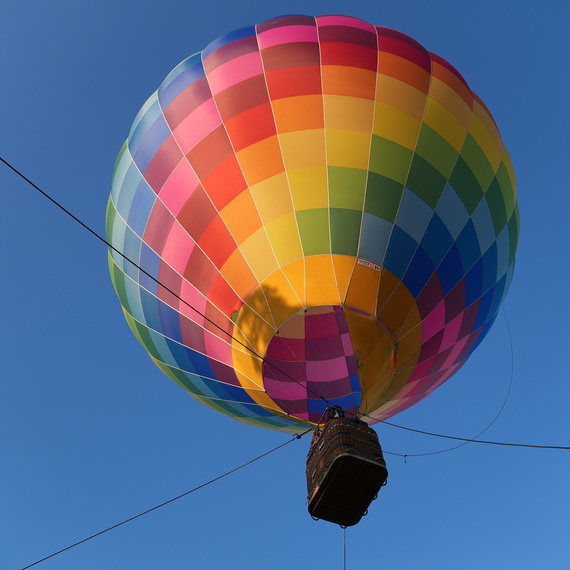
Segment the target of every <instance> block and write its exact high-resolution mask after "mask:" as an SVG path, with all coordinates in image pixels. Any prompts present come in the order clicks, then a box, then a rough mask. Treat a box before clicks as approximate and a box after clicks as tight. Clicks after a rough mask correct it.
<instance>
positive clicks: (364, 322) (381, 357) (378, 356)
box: [345, 309, 396, 410]
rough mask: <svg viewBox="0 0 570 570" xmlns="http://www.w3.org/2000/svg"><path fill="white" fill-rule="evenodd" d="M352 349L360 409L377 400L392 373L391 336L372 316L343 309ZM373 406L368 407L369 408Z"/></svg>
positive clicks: (390, 378) (393, 349) (393, 348)
mask: <svg viewBox="0 0 570 570" xmlns="http://www.w3.org/2000/svg"><path fill="white" fill-rule="evenodd" d="M345 316H346V322H347V324H348V329H349V331H350V338H351V341H352V349H353V350H354V356H355V358H356V366H357V368H358V376H359V378H360V388H361V390H362V405H361V410H362V409H363V408H367V407H368V406H370V404H371V403H372V402H375V403H377V401H378V397H379V395H380V394H382V393H384V392H385V391H386V389H387V387H388V386H389V385H390V383H391V382H392V378H393V376H394V366H395V364H396V362H395V346H394V341H393V340H392V338H391V337H390V336H389V335H388V334H387V333H386V331H385V330H384V329H383V328H382V327H381V326H380V325H379V324H378V322H377V321H376V319H375V318H374V317H367V316H365V315H361V314H359V313H355V312H354V311H351V310H350V309H346V310H345ZM374 407H377V405H374V406H372V408H374Z"/></svg>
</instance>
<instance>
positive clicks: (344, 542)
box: [342, 527, 346, 570]
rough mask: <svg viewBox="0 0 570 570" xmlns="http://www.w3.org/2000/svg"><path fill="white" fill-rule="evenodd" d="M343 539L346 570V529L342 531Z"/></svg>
mask: <svg viewBox="0 0 570 570" xmlns="http://www.w3.org/2000/svg"><path fill="white" fill-rule="evenodd" d="M342 537H343V558H344V565H343V568H344V570H346V527H343V529H342Z"/></svg>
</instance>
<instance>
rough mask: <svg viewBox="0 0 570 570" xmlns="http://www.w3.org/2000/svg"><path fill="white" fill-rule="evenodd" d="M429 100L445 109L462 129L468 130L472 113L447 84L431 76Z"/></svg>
mask: <svg viewBox="0 0 570 570" xmlns="http://www.w3.org/2000/svg"><path fill="white" fill-rule="evenodd" d="M429 99H433V100H434V101H437V102H438V103H439V104H440V105H441V106H442V107H445V108H446V109H447V110H448V112H449V113H451V114H452V115H453V116H454V117H455V118H456V119H457V120H458V121H459V122H460V123H461V124H462V125H463V128H464V129H468V128H469V125H470V124H471V117H472V115H473V111H472V109H471V107H469V105H467V103H466V102H465V101H464V99H463V98H462V97H461V95H459V93H457V91H455V89H452V88H451V87H450V86H449V85H448V84H447V83H445V82H444V81H442V80H441V79H438V78H437V77H435V76H432V78H431V83H430V86H429Z"/></svg>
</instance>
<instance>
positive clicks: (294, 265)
mask: <svg viewBox="0 0 570 570" xmlns="http://www.w3.org/2000/svg"><path fill="white" fill-rule="evenodd" d="M281 269H282V270H283V273H284V274H285V277H287V280H288V281H289V283H290V284H291V287H292V288H293V290H294V291H295V293H296V294H297V297H298V298H299V299H300V300H301V302H302V303H303V306H304V307H306V306H307V303H306V295H305V261H304V259H297V260H295V261H292V262H291V263H288V264H287V265H285V266H284V267H282V268H281Z"/></svg>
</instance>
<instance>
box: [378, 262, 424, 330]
mask: <svg viewBox="0 0 570 570" xmlns="http://www.w3.org/2000/svg"><path fill="white" fill-rule="evenodd" d="M399 303H403V305H399ZM414 304H415V301H414V298H413V297H412V295H411V294H410V293H409V291H408V290H407V288H406V287H405V286H404V285H402V283H401V281H400V280H399V279H398V278H397V277H395V276H394V275H393V274H392V273H390V271H388V270H387V269H385V268H382V271H381V274H380V285H379V287H378V301H377V306H376V311H375V314H376V315H378V318H379V319H380V322H382V324H383V325H384V326H385V327H386V328H387V329H388V330H389V331H390V333H391V334H392V336H393V337H395V338H397V337H398V334H397V333H398V331H399V330H400V329H401V327H402V325H403V324H404V320H405V317H406V315H407V314H408V313H409V311H410V309H411V307H412V305H414Z"/></svg>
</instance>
